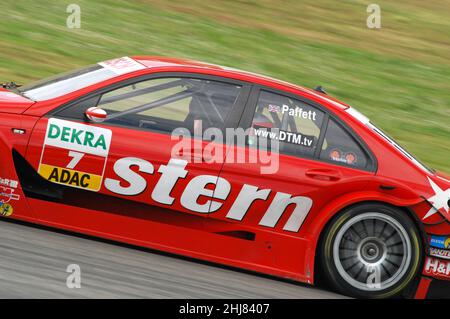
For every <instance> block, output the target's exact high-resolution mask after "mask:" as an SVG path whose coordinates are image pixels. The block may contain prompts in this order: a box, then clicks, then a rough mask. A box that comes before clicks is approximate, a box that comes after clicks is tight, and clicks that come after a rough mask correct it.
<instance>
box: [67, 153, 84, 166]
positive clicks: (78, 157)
mask: <svg viewBox="0 0 450 319" xmlns="http://www.w3.org/2000/svg"><path fill="white" fill-rule="evenodd" d="M69 156H70V157H72V159H71V160H70V162H69V164H67V166H66V167H67V168H69V169H73V168H75V166H76V165H77V164H78V163H79V162H80V160H81V159H82V158H83V156H84V153H79V152H75V151H69Z"/></svg>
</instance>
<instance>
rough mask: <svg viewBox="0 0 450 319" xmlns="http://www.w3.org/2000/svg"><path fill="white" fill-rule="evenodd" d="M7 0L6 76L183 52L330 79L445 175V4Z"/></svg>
mask: <svg viewBox="0 0 450 319" xmlns="http://www.w3.org/2000/svg"><path fill="white" fill-rule="evenodd" d="M70 3H72V2H71V1H60V0H40V1H25V0H16V1H11V0H6V1H3V2H2V6H1V7H2V19H1V20H0V28H1V29H0V30H1V31H0V80H1V81H9V80H14V81H18V82H22V83H26V82H29V81H31V80H34V79H38V78H42V77H44V76H49V75H52V74H55V73H59V72H62V71H66V70H69V69H73V68H77V67H79V66H82V65H86V64H91V63H95V62H98V61H101V60H105V59H110V58H112V57H119V56H124V55H141V54H142V55H145V54H148V55H164V56H175V57H187V58H192V59H197V60H202V61H207V62H211V63H217V64H223V65H226V66H231V67H236V68H241V69H244V70H247V71H252V72H258V73H262V74H266V75H270V76H274V77H277V78H280V79H282V80H286V81H289V82H293V83H296V84H299V85H303V86H307V87H314V86H316V85H319V84H320V85H323V86H324V87H325V89H326V90H327V91H328V92H329V93H330V94H331V95H333V96H335V97H337V98H339V99H341V100H343V101H344V102H346V103H348V104H351V105H353V106H355V107H356V108H358V109H359V110H360V111H362V112H363V113H364V114H366V115H367V116H369V117H370V118H371V119H372V121H373V122H374V123H376V124H377V125H378V126H380V127H382V128H383V129H384V130H385V131H387V132H388V133H389V134H390V135H392V136H393V137H394V138H395V139H397V140H398V141H399V142H400V143H401V144H402V145H404V146H406V148H407V149H408V150H410V151H411V152H412V153H413V154H415V155H417V156H418V157H419V158H420V159H421V160H422V161H424V162H425V163H427V164H428V165H430V166H431V167H434V168H436V169H439V170H443V171H445V172H447V173H450V160H449V159H450V157H449V151H450V141H449V138H450V129H449V125H448V120H449V119H450V40H449V35H450V19H448V13H449V12H450V1H436V0H428V1H426V2H423V1H419V0H409V1H405V0H399V1H395V2H392V1H377V3H378V4H379V5H380V6H381V10H382V28H381V29H379V30H370V29H368V28H367V27H366V19H367V16H368V13H366V7H367V5H368V4H370V3H372V2H371V1H359V0H347V1H339V2H337V1H332V0H322V1H313V0H304V1H303V0H302V1H299V0H295V1H294V0H289V1H275V0H250V1H244V0H240V1H239V0H236V1H229V0H228V1H225V0H217V1H200V0H191V1H189V2H187V1H179V0H172V1H163V0H155V1H149V0H129V1H120V0H119V1H117V0H114V1H113V0H102V1H87V0H76V1H74V3H76V4H78V5H80V7H81V10H82V15H81V18H82V20H81V21H82V22H81V23H82V25H81V29H75V30H71V29H68V28H67V27H66V19H67V17H68V13H66V8H67V6H68V5H69V4H70Z"/></svg>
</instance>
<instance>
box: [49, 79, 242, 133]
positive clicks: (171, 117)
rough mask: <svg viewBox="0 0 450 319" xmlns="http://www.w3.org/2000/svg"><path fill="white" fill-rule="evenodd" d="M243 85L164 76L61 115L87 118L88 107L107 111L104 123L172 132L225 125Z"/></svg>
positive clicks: (58, 114)
mask: <svg viewBox="0 0 450 319" xmlns="http://www.w3.org/2000/svg"><path fill="white" fill-rule="evenodd" d="M240 92H241V86H238V85H233V84H228V83H223V82H217V81H210V80H200V79H191V78H161V79H152V80H147V81H142V82H138V83H135V84H131V85H128V86H125V87H122V88H119V89H116V90H113V91H110V92H107V93H104V94H103V95H101V96H100V97H97V98H91V99H89V100H85V101H82V102H80V103H78V104H77V105H73V106H71V107H68V108H66V109H63V110H62V111H60V112H59V113H57V114H56V115H57V116H62V117H68V118H76V119H83V118H84V112H85V110H86V109H87V108H89V107H92V106H98V107H100V108H102V109H104V110H105V111H106V112H107V113H108V116H107V119H106V120H105V121H104V122H103V123H106V124H107V123H111V124H117V125H122V126H127V127H132V128H144V129H145V128H147V129H152V130H157V131H163V132H172V131H173V130H174V129H176V128H180V127H182V128H186V129H188V130H189V131H190V132H191V133H194V127H195V128H196V130H197V128H199V127H202V129H203V130H205V129H207V128H209V127H217V128H222V127H223V126H224V124H225V121H226V119H227V117H228V115H229V114H230V111H231V110H232V108H233V105H234V104H235V103H236V101H237V99H238V97H239V93H240Z"/></svg>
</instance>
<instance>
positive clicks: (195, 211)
mask: <svg viewBox="0 0 450 319" xmlns="http://www.w3.org/2000/svg"><path fill="white" fill-rule="evenodd" d="M2 87H3V88H2V89H0V150H1V154H2V157H1V158H0V189H1V193H0V194H1V201H0V213H1V215H2V216H3V217H4V218H12V219H18V220H22V221H26V222H31V223H36V224H41V225H46V226H50V227H56V228H60V229H65V230H69V231H74V232H79V233H84V234H88V235H92V236H97V237H102V238H107V239H111V240H115V241H120V242H126V243H129V244H133V245H138V246H144V247H148V248H152V249H156V250H162V251H166V252H170V253H174V254H179V255H185V256H189V257H193V258H197V259H203V260H207V261H210V262H213V263H220V264H225V265H228V266H232V267H236V268H244V269H247V270H251V271H255V272H259V273H265V274H269V275H273V276H278V277H283V278H289V279H292V280H296V281H300V282H304V283H309V284H315V283H317V282H318V281H320V282H325V283H327V284H328V285H329V286H331V287H332V288H333V289H335V290H337V291H339V292H341V293H343V294H346V295H350V296H354V297H363V298H388V297H394V296H396V297H398V296H407V297H417V298H424V297H437V296H444V297H445V296H447V297H448V296H449V295H450V294H449V290H448V287H449V280H450V212H449V199H450V180H449V177H446V176H444V175H443V174H441V173H438V172H435V171H434V170H432V169H430V168H428V167H427V166H425V165H424V164H422V163H421V162H419V161H418V160H417V159H416V158H415V157H414V156H413V155H411V154H410V153H408V152H407V151H406V150H405V149H403V148H402V147H401V146H399V145H398V144H397V143H396V142H395V141H394V140H393V139H391V138H390V137H389V136H387V135H386V134H385V133H384V132H383V131H382V130H380V129H379V128H378V127H376V126H375V125H374V124H373V123H372V122H371V121H370V120H369V119H368V118H366V117H365V116H363V115H362V114H361V113H359V112H358V111H356V110H355V108H353V107H351V106H349V105H346V104H344V103H342V102H339V101H337V100H336V99H334V98H331V97H330V96H328V95H327V94H326V93H325V91H324V90H323V89H321V88H320V87H318V88H316V89H315V90H310V89H306V88H303V87H299V86H296V85H293V84H289V83H286V82H282V81H279V80H275V79H272V78H268V77H264V76H261V75H257V74H253V73H248V72H244V71H238V70H235V69H231V68H226V67H221V66H217V65H212V64H206V63H201V62H195V61H189V60H181V59H171V58H160V57H145V56H137V57H132V58H131V57H123V58H119V59H114V60H110V61H105V62H101V63H98V64H95V65H92V66H89V67H86V68H83V69H80V70H77V71H73V72H69V73H65V74H62V75H57V76H55V77H52V78H49V79H45V80H42V81H38V82H36V83H31V84H29V85H26V86H18V85H16V84H14V83H5V84H3V86H2ZM439 294H441V295H439Z"/></svg>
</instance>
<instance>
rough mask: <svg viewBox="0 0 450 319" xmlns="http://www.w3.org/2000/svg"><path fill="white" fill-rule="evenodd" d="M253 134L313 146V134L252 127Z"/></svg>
mask: <svg viewBox="0 0 450 319" xmlns="http://www.w3.org/2000/svg"><path fill="white" fill-rule="evenodd" d="M254 135H255V136H258V137H263V138H269V139H271V140H277V141H280V142H285V143H291V144H296V145H300V146H304V147H308V148H312V147H313V146H314V136H309V135H303V134H301V133H293V132H287V131H281V130H273V131H268V130H267V129H265V128H263V129H262V128H254Z"/></svg>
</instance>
